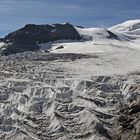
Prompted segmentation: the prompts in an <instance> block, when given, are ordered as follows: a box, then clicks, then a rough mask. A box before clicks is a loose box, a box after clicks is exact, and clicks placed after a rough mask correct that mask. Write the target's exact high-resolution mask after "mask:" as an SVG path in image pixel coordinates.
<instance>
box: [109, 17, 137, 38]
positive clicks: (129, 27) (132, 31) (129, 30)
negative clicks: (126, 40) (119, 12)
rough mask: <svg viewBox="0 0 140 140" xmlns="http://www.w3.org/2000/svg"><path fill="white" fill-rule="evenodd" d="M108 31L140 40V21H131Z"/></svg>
mask: <svg viewBox="0 0 140 140" xmlns="http://www.w3.org/2000/svg"><path fill="white" fill-rule="evenodd" d="M108 30H110V31H113V32H119V33H122V34H124V35H126V36H128V37H131V38H133V39H135V38H140V20H139V19H138V20H129V21H126V22H123V23H120V24H118V25H115V26H113V27H111V28H109V29H108Z"/></svg>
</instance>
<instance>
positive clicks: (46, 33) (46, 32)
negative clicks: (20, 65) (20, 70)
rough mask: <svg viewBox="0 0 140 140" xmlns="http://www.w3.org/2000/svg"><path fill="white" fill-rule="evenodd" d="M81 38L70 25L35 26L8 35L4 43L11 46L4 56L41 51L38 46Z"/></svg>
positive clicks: (31, 25) (4, 51)
mask: <svg viewBox="0 0 140 140" xmlns="http://www.w3.org/2000/svg"><path fill="white" fill-rule="evenodd" d="M80 39H81V37H80V35H79V33H78V32H77V31H76V30H75V28H74V27H73V26H72V25H71V24H69V23H66V24H53V25H35V24H28V25H26V26H25V27H23V28H21V29H19V30H17V31H15V32H12V33H10V34H8V35H7V36H6V37H5V38H4V39H3V41H4V42H6V43H8V44H9V45H8V46H6V48H5V49H4V50H3V51H2V53H3V54H5V55H8V54H13V53H19V52H25V51H35V50H39V46H38V44H41V43H47V42H50V41H56V40H80Z"/></svg>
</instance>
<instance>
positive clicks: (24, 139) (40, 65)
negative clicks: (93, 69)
mask: <svg viewBox="0 0 140 140" xmlns="http://www.w3.org/2000/svg"><path fill="white" fill-rule="evenodd" d="M50 55H51V54H47V53H41V52H28V53H27V52H26V53H20V54H15V55H9V56H6V57H0V66H1V67H0V139H1V140H60V139H61V140H75V139H77V140H82V139H83V140H139V138H140V127H139V126H140V125H139V124H140V120H139V118H140V100H139V99H140V80H139V78H140V75H139V74H138V73H134V74H130V75H125V76H93V77H91V78H89V79H88V78H87V79H82V78H80V79H78V74H77V73H76V71H74V70H73V69H69V68H67V67H65V65H66V64H67V63H68V62H70V63H72V62H73V61H77V59H82V58H84V59H88V56H84V55H79V56H78V55H76V54H67V55H66V56H65V54H53V55H51V58H53V59H50ZM90 57H91V56H90ZM44 58H45V59H44ZM129 79H131V81H130V80H129ZM132 81H133V82H132Z"/></svg>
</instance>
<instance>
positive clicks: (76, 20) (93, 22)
mask: <svg viewBox="0 0 140 140" xmlns="http://www.w3.org/2000/svg"><path fill="white" fill-rule="evenodd" d="M128 19H140V0H0V36H1V37H2V36H4V35H6V34H7V33H9V32H12V31H14V30H16V29H18V28H21V27H23V26H24V25H25V24H28V23H35V24H52V23H63V22H70V23H72V24H75V25H82V26H86V27H93V26H99V27H110V26H112V25H114V24H117V23H120V22H123V21H125V20H128Z"/></svg>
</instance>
